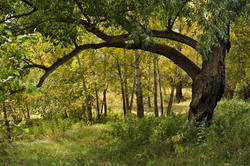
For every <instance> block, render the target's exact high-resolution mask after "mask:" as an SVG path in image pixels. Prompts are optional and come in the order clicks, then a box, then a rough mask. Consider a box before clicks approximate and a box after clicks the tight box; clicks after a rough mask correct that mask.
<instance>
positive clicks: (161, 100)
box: [157, 60, 163, 115]
mask: <svg viewBox="0 0 250 166" xmlns="http://www.w3.org/2000/svg"><path fill="white" fill-rule="evenodd" d="M157 71H158V82H159V92H160V102H161V115H163V97H162V91H161V75H160V67H159V62H158V60H157Z"/></svg>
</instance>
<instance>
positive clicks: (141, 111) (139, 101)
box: [134, 50, 144, 118]
mask: <svg viewBox="0 0 250 166" xmlns="http://www.w3.org/2000/svg"><path fill="white" fill-rule="evenodd" d="M134 61H135V85H136V86H135V87H136V98H137V99H136V101H137V117H138V118H142V117H144V107H143V95H142V88H141V73H140V67H139V54H138V50H134Z"/></svg>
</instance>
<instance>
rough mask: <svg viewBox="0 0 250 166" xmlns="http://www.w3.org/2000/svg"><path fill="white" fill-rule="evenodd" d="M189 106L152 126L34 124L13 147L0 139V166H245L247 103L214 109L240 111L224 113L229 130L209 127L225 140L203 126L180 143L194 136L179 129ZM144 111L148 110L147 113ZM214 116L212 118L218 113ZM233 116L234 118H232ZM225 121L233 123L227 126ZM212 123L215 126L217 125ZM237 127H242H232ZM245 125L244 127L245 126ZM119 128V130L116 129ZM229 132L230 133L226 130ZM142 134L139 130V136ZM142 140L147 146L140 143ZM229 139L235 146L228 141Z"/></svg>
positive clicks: (145, 123)
mask: <svg viewBox="0 0 250 166" xmlns="http://www.w3.org/2000/svg"><path fill="white" fill-rule="evenodd" d="M109 95H111V96H112V95H114V94H109ZM113 97H114V96H113ZM115 100H117V98H114V101H113V105H112V109H111V111H110V112H109V113H110V114H112V112H113V113H114V112H115V108H116V106H115V104H114V103H116V104H119V103H117V102H116V101H115ZM189 102H190V101H189V100H187V101H184V102H181V103H179V104H174V107H173V108H174V109H173V110H174V111H175V112H178V113H180V115H176V116H174V117H170V119H166V118H165V117H162V119H160V120H156V122H154V121H155V120H153V122H152V119H150V118H149V119H148V120H147V119H146V120H145V121H144V120H143V121H141V122H137V120H133V119H134V118H133V119H132V120H131V119H128V120H125V121H124V119H123V118H121V117H118V116H116V115H114V114H113V115H110V116H112V117H111V118H110V119H108V120H107V122H106V123H104V124H100V123H97V124H94V125H88V124H85V123H84V122H77V123H73V122H71V121H67V120H56V121H45V120H41V119H38V120H37V121H35V120H34V122H32V123H33V124H32V126H31V127H30V128H29V129H30V132H29V133H26V134H23V135H22V137H16V139H15V140H14V141H13V142H12V143H6V142H2V143H1V141H0V166H18V165H23V166H36V165H37V166H71V165H72V166H82V165H89V166H92V165H93V166H95V165H96V166H119V165H124V166H130V165H136V166H137V165H147V166H151V165H152V166H153V165H155V166H166V165H171V166H172V165H173V166H174V165H176V166H179V165H183V166H186V165H190V166H193V165H218V166H220V165H221V166H229V165H245V164H247V163H248V164H249V158H248V155H249V141H248V140H247V135H249V105H248V104H246V103H243V104H240V105H239V106H238V102H236V104H235V105H236V106H235V105H226V106H224V104H227V103H229V104H231V103H230V102H228V101H221V102H220V103H219V107H218V108H217V109H216V110H219V111H225V110H229V111H230V110H237V111H240V112H242V116H241V117H239V115H238V114H237V115H236V114H235V116H234V113H233V114H232V113H230V114H228V116H229V117H230V118H229V119H228V120H227V121H225V124H226V125H232V126H233V123H235V126H236V127H232V126H229V127H228V128H227V127H226V125H225V124H224V121H222V122H221V120H220V119H219V120H218V123H223V124H222V125H221V126H219V128H215V129H213V128H211V133H214V132H215V133H216V132H218V134H221V133H224V132H225V133H228V134H226V135H225V136H219V137H216V136H213V137H212V136H211V137H210V135H211V133H209V135H207V136H204V132H208V131H207V129H206V128H201V129H202V130H201V131H200V130H199V131H198V133H197V134H195V135H194V136H192V135H188V136H187V137H186V138H185V139H183V141H184V142H183V141H180V140H182V138H179V137H183V136H185V134H187V133H186V132H185V130H189V133H191V134H192V132H196V131H193V129H188V128H187V129H185V130H183V129H182V128H180V125H184V126H185V119H186V118H187V115H186V112H187V110H188V106H189ZM111 104H112V103H111ZM117 107H118V106H117ZM241 110H242V111H241ZM147 111H148V110H147ZM149 112H151V111H150V110H149ZM217 112H218V111H216V114H218V115H220V113H217ZM246 115H247V116H246ZM222 116H224V115H222ZM219 117H220V116H219ZM164 118H165V119H164ZM225 118H227V117H225ZM237 118H238V120H235V119H237ZM231 119H233V120H234V121H231ZM228 121H230V122H232V124H228ZM215 122H216V123H217V121H215ZM239 123H240V124H241V123H242V124H243V125H240V126H237V124H239ZM244 123H246V124H245V126H244ZM155 124H159V125H158V127H159V128H160V129H161V130H158V129H157V126H156V128H154V130H152V131H153V133H152V132H151V133H147V127H151V126H152V125H153V126H154V125H155ZM161 124H162V125H161ZM122 126H123V128H121V127H122ZM138 126H139V127H138ZM221 127H222V128H221ZM232 129H233V131H231V130H232ZM234 129H235V130H234ZM141 130H142V131H143V132H141V133H140V131H141ZM162 130H166V131H168V132H169V133H171V132H172V133H173V136H169V138H170V140H169V139H167V141H164V142H163V143H160V142H161V141H159V140H160V138H159V137H158V135H157V132H159V131H162ZM194 130H196V129H194ZM168 132H167V133H168ZM236 132H237V133H238V135H237V133H236ZM189 133H188V134H189ZM131 134H132V136H131ZM144 134H145V135H144ZM148 134H149V136H148ZM150 134H151V135H150ZM202 134H203V135H202ZM196 135H198V136H196ZM130 136H131V137H130ZM141 136H142V139H141V138H140V137H141ZM201 136H202V139H205V138H206V139H207V140H206V141H204V143H201V145H197V143H195V142H196V141H198V142H200V141H201V140H200V137H201ZM0 137H1V135H0ZM137 137H138V140H136V141H135V142H133V141H134V140H133V139H134V138H137ZM131 139H132V142H131ZM189 139H190V140H189ZM145 140H146V142H147V143H145V144H143V141H145ZM222 140H223V141H224V142H222ZM231 140H234V142H230V141H231ZM138 141H139V144H143V145H139V144H138V145H137V143H138ZM158 141H159V142H158ZM169 141H170V143H169ZM171 142H172V143H171ZM158 144H159V145H158ZM160 144H162V145H160ZM199 144H200V143H199ZM168 146H169V147H168ZM213 160H214V161H213Z"/></svg>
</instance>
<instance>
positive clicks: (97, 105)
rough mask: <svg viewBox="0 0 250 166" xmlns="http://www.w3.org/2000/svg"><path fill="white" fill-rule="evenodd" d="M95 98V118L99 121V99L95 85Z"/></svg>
mask: <svg viewBox="0 0 250 166" xmlns="http://www.w3.org/2000/svg"><path fill="white" fill-rule="evenodd" d="M95 98H96V111H97V118H98V120H99V119H100V107H99V97H98V89H97V85H96V83H95Z"/></svg>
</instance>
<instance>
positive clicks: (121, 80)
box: [116, 59, 126, 117]
mask: <svg viewBox="0 0 250 166" xmlns="http://www.w3.org/2000/svg"><path fill="white" fill-rule="evenodd" d="M116 64H117V70H118V74H119V77H120V83H121V91H122V106H123V114H124V117H125V116H126V101H125V93H124V86H123V79H122V73H121V66H120V64H119V60H118V59H116Z"/></svg>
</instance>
